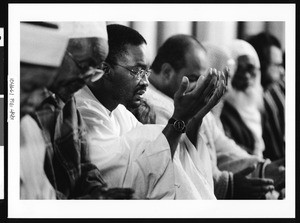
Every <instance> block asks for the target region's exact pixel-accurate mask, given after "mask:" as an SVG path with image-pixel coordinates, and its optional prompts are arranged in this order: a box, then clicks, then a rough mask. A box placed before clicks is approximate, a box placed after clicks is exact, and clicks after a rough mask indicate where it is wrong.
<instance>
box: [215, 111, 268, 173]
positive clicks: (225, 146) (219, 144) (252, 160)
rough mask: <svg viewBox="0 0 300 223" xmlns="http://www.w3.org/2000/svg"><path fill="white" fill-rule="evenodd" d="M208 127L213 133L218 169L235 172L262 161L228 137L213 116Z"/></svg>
mask: <svg viewBox="0 0 300 223" xmlns="http://www.w3.org/2000/svg"><path fill="white" fill-rule="evenodd" d="M210 127H211V131H212V133H213V140H214V145H215V148H216V153H217V163H218V167H219V169H220V170H226V171H230V172H233V173H236V172H239V171H240V170H242V169H244V168H247V167H249V166H251V165H256V164H257V163H258V162H261V161H262V160H261V159H260V158H258V157H256V156H253V155H249V154H248V153H247V152H246V151H245V150H243V149H242V148H240V147H239V146H238V145H237V144H236V143H235V142H234V141H233V140H232V139H230V138H228V137H227V136H226V135H225V134H224V132H223V131H222V130H221V129H220V128H219V127H218V126H217V124H216V122H215V120H214V117H211V118H210Z"/></svg>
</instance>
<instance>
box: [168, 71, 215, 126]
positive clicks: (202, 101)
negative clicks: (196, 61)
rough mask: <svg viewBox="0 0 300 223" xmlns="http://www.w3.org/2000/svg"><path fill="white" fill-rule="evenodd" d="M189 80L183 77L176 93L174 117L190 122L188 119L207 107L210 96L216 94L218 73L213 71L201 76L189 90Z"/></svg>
mask: <svg viewBox="0 0 300 223" xmlns="http://www.w3.org/2000/svg"><path fill="white" fill-rule="evenodd" d="M188 86H189V80H188V78H187V77H183V79H182V82H181V85H180V87H179V89H178V91H177V92H176V93H175V95H174V106H175V110H174V114H173V117H174V118H176V119H180V120H183V121H185V122H186V123H188V121H189V120H190V119H191V118H192V117H193V116H194V115H196V114H197V113H198V112H199V111H200V110H201V109H203V108H204V107H205V105H206V104H207V102H208V98H210V97H211V96H212V95H214V91H215V89H216V87H217V86H218V74H217V72H216V71H212V70H211V72H210V73H209V74H208V75H206V76H204V75H203V76H200V77H199V79H198V81H197V84H196V87H195V88H194V89H192V90H191V91H189V92H187V89H188Z"/></svg>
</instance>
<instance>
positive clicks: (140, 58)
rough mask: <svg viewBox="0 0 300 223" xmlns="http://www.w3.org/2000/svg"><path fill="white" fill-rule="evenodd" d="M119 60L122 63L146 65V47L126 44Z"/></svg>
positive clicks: (144, 45)
mask: <svg viewBox="0 0 300 223" xmlns="http://www.w3.org/2000/svg"><path fill="white" fill-rule="evenodd" d="M120 59H121V60H122V61H124V62H128V63H134V64H135V65H146V64H147V61H148V60H147V45H146V44H141V45H132V44H126V45H125V46H124V51H123V52H122V53H121V57H120Z"/></svg>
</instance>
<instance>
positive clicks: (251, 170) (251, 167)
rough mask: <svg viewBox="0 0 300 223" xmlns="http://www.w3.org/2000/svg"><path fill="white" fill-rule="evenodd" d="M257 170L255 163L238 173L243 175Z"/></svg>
mask: <svg viewBox="0 0 300 223" xmlns="http://www.w3.org/2000/svg"><path fill="white" fill-rule="evenodd" d="M254 170H255V165H253V166H250V167H247V168H245V169H243V170H241V171H240V172H238V174H240V175H243V176H247V175H248V174H250V173H252V172H253V171H254Z"/></svg>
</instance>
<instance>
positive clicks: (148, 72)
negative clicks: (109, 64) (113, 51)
mask: <svg viewBox="0 0 300 223" xmlns="http://www.w3.org/2000/svg"><path fill="white" fill-rule="evenodd" d="M113 64H114V65H117V66H120V67H123V68H125V69H126V70H128V71H129V73H130V75H131V76H133V77H135V78H137V79H138V80H141V79H143V78H144V77H145V76H146V77H147V78H148V77H149V76H150V75H151V73H152V70H151V69H149V68H148V69H143V68H141V67H139V71H134V70H132V69H130V68H128V67H125V66H123V65H120V64H117V63H113ZM139 72H142V74H139Z"/></svg>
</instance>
